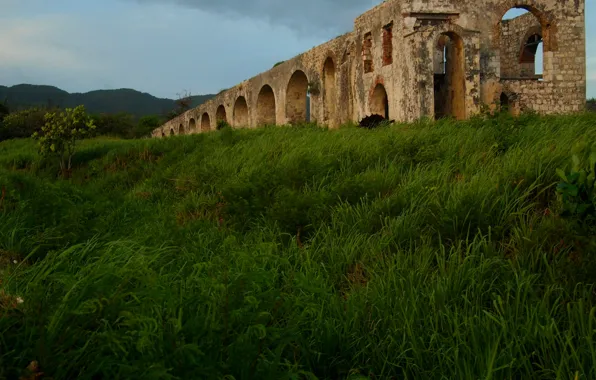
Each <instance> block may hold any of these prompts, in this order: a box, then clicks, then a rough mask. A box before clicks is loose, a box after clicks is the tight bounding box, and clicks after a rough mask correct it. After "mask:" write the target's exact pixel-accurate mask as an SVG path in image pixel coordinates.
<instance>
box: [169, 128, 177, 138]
mask: <svg viewBox="0 0 596 380" xmlns="http://www.w3.org/2000/svg"><path fill="white" fill-rule="evenodd" d="M175 134H176V132H174V127H172V128H170V136H174V135H175Z"/></svg>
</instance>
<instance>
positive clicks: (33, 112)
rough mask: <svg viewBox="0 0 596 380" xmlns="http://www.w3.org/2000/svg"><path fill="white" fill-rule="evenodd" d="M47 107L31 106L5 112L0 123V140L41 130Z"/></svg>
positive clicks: (24, 136) (27, 135)
mask: <svg viewBox="0 0 596 380" xmlns="http://www.w3.org/2000/svg"><path fill="white" fill-rule="evenodd" d="M46 112H47V109H44V108H40V107H32V108H28V109H25V110H22V111H17V112H13V113H10V114H6V115H5V116H4V119H3V120H2V124H1V125H0V141H2V140H8V139H15V138H26V137H30V136H31V135H32V134H33V133H35V132H37V131H39V130H41V127H42V126H43V125H44V122H45V121H44V115H45V114H46Z"/></svg>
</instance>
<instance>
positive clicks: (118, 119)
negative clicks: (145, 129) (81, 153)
mask: <svg viewBox="0 0 596 380" xmlns="http://www.w3.org/2000/svg"><path fill="white" fill-rule="evenodd" d="M91 118H92V119H93V123H94V124H95V127H96V128H95V131H94V135H95V136H115V137H122V138H130V137H133V133H134V129H135V128H136V123H135V119H134V116H132V115H131V114H128V113H124V112H121V113H117V114H107V113H102V114H99V115H93V116H91Z"/></svg>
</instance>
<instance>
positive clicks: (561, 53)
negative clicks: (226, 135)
mask: <svg viewBox="0 0 596 380" xmlns="http://www.w3.org/2000/svg"><path fill="white" fill-rule="evenodd" d="M512 8H523V9H526V10H528V11H529V13H526V14H524V15H522V16H519V17H517V18H514V19H511V20H502V19H503V15H504V14H505V13H506V12H507V11H509V10H510V9H512ZM584 9H585V5H584V0H390V1H386V2H384V3H382V4H380V5H378V6H377V7H375V8H373V9H371V10H369V11H368V12H366V13H364V14H363V15H361V16H359V17H358V18H357V19H356V20H355V22H354V30H353V31H351V32H349V33H347V34H344V35H342V36H340V37H337V38H335V39H333V40H331V41H329V42H327V43H325V44H322V45H320V46H317V47H315V48H313V49H311V50H309V51H307V52H305V53H303V54H301V55H299V56H297V57H294V58H292V59H290V60H288V61H285V62H283V63H282V64H280V65H278V66H275V67H273V68H272V69H271V70H269V71H267V72H264V73H261V74H259V75H257V76H255V77H254V78H251V79H249V80H246V81H244V82H242V83H240V84H238V85H236V86H234V87H232V88H230V89H228V90H226V91H224V92H222V93H220V94H218V95H217V96H215V97H214V98H213V99H210V100H209V101H207V102H206V103H204V104H202V105H200V106H199V107H197V108H195V109H192V110H189V111H187V112H186V113H184V114H182V115H180V116H178V117H177V118H175V119H172V120H170V121H168V122H167V123H166V124H165V125H163V126H162V127H160V128H158V129H156V130H155V131H154V132H153V136H154V137H163V136H167V135H170V134H190V133H200V132H206V131H212V130H215V129H216V125H217V121H218V120H225V121H227V122H228V123H229V124H231V125H232V126H233V127H235V128H243V127H248V128H255V127H257V126H259V125H267V124H269V125H271V124H287V123H299V122H303V121H308V120H307V118H308V119H310V121H313V122H318V123H320V124H326V125H329V126H330V127H336V126H338V125H340V124H342V123H345V122H348V121H356V122H357V121H359V120H360V119H362V118H363V117H364V116H367V115H371V114H380V115H383V116H385V117H387V118H390V119H394V120H396V121H413V120H416V119H419V118H421V117H431V118H440V117H445V116H452V117H455V118H457V119H465V118H468V117H470V116H471V115H473V114H475V113H477V112H479V111H480V109H481V107H482V106H483V105H487V106H489V107H492V108H494V107H496V106H497V105H498V104H505V105H507V106H508V107H509V109H510V110H512V112H520V111H523V110H525V109H531V110H534V111H537V112H539V113H543V114H548V113H572V112H577V111H580V110H583V109H584V107H585V102H586V48H585V20H584ZM539 43H542V44H543V50H544V54H543V61H544V63H543V74H542V75H536V74H535V72H534V64H535V61H534V60H535V55H536V49H537V46H538V44H539ZM308 98H310V101H309V99H308ZM307 107H309V110H307Z"/></svg>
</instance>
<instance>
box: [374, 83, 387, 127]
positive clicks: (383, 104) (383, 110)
mask: <svg viewBox="0 0 596 380" xmlns="http://www.w3.org/2000/svg"><path fill="white" fill-rule="evenodd" d="M370 112H371V114H373V115H381V116H383V117H384V118H385V119H389V98H388V97H387V91H385V87H384V86H383V85H382V84H380V83H379V84H377V86H376V87H375V89H374V90H373V93H372V96H371V99H370Z"/></svg>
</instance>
